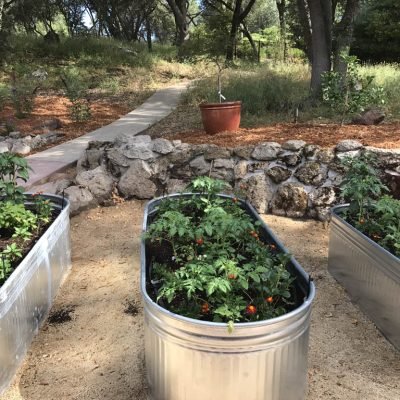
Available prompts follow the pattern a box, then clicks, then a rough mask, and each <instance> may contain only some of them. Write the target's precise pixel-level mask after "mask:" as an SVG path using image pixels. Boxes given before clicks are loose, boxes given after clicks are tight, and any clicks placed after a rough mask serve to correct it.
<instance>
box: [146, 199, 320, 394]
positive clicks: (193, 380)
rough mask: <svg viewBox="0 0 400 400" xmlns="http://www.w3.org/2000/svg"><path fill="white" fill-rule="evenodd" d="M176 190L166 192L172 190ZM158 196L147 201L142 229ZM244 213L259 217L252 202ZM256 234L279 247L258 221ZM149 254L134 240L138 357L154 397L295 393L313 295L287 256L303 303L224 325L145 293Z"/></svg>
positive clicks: (302, 375)
mask: <svg viewBox="0 0 400 400" xmlns="http://www.w3.org/2000/svg"><path fill="white" fill-rule="evenodd" d="M174 196H179V195H171V196H168V197H174ZM160 201H162V198H161V199H155V200H153V201H151V202H149V203H148V205H147V207H146V210H145V216H144V224H143V230H144V231H146V230H147V227H148V224H149V222H150V220H151V217H152V215H154V213H155V212H157V205H158V204H159V202H160ZM242 205H243V206H244V207H245V209H246V210H247V212H248V213H249V214H250V215H251V216H252V217H253V218H254V219H257V220H260V221H261V222H262V220H261V219H260V217H259V216H258V214H257V213H256V211H255V210H254V209H253V207H252V206H251V205H250V204H248V203H244V202H242ZM262 224H263V225H262V228H261V231H262V236H263V237H264V238H267V239H268V240H269V242H270V243H274V244H275V245H276V246H277V247H278V249H280V250H281V251H286V249H285V248H284V247H283V245H282V244H281V243H280V242H279V241H278V239H277V238H276V237H275V236H274V234H273V233H272V232H271V231H270V229H269V228H268V227H267V226H266V225H265V224H264V223H263V222H262ZM150 259H151V254H149V253H148V252H146V244H145V241H144V240H142V247H141V274H142V275H141V290H142V295H143V299H144V310H145V356H146V368H147V378H148V382H149V387H150V394H151V397H152V399H153V400H217V399H220V400H227V399H229V400H244V399H246V400H302V399H304V398H305V392H306V387H307V354H308V338H309V325H310V314H311V303H312V301H313V299H314V295H315V287H314V284H313V283H312V282H311V281H310V279H309V276H308V275H307V274H306V273H305V272H304V270H303V269H302V268H301V267H300V266H299V264H298V263H297V262H296V260H294V259H293V258H292V259H291V262H290V265H289V269H290V270H291V272H292V273H293V274H294V275H296V284H297V285H298V290H299V291H300V293H302V294H303V295H304V302H303V303H302V304H301V306H299V307H298V308H297V309H295V310H293V311H292V312H290V313H288V314H285V315H284V316H281V317H279V318H274V319H270V320H266V321H260V322H252V323H236V324H235V328H234V332H233V333H231V334H230V333H228V330H227V324H224V323H214V322H206V321H199V320H195V319H190V318H186V317H182V316H180V315H177V314H174V313H172V312H170V311H168V310H166V309H164V308H162V307H160V306H159V305H158V304H156V303H155V302H154V301H153V300H152V299H151V297H150V295H149V293H148V287H149V286H148V283H149V282H148V272H149V271H148V268H149V263H150Z"/></svg>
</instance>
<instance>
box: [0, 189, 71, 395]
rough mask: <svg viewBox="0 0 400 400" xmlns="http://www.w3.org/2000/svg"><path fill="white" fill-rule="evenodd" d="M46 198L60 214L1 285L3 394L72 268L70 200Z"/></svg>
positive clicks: (0, 388)
mask: <svg viewBox="0 0 400 400" xmlns="http://www.w3.org/2000/svg"><path fill="white" fill-rule="evenodd" d="M44 197H45V198H46V199H49V200H50V201H51V204H52V205H53V207H54V208H55V209H56V210H58V212H59V215H58V216H57V218H56V219H55V221H54V222H53V223H52V224H51V226H50V227H49V228H48V229H47V231H46V232H45V233H44V234H43V235H42V237H41V238H40V239H39V240H38V241H37V243H36V244H35V245H34V247H33V248H32V249H31V251H30V252H29V253H28V255H27V256H26V257H25V258H24V259H23V261H22V262H21V263H20V264H19V266H18V267H17V268H16V269H15V271H14V272H13V273H12V274H11V276H10V277H9V278H8V279H7V281H6V282H5V284H4V285H3V286H2V287H1V288H0V394H1V392H2V391H4V390H5V389H6V388H7V386H8V385H9V384H10V382H11V380H12V378H13V376H14V374H15V372H16V371H17V369H18V367H19V365H20V364H21V363H22V361H23V360H24V356H25V354H26V352H27V350H28V348H29V345H30V344H31V342H32V339H33V337H34V336H35V334H36V333H37V332H38V330H39V328H40V325H41V323H42V322H43V321H44V320H45V318H46V316H47V314H48V312H49V310H50V308H51V305H52V302H53V299H54V297H55V295H56V293H57V290H58V288H59V287H60V285H61V283H62V281H63V279H64V278H65V277H66V275H67V274H68V272H69V270H70V267H71V249H70V238H69V202H68V200H66V199H63V198H61V197H59V196H52V195H44ZM26 204H29V195H28V200H27V202H26Z"/></svg>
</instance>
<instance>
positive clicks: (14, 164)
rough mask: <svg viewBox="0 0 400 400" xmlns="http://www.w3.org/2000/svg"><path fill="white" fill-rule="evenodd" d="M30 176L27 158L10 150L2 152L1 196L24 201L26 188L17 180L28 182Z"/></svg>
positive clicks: (0, 168)
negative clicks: (20, 185)
mask: <svg viewBox="0 0 400 400" xmlns="http://www.w3.org/2000/svg"><path fill="white" fill-rule="evenodd" d="M28 178H29V167H28V163H27V161H26V160H25V158H23V157H21V156H19V155H17V154H13V153H10V152H6V153H2V154H0V197H2V198H3V199H4V200H12V201H14V202H22V201H23V200H24V196H23V193H24V190H23V188H21V187H19V186H18V184H17V180H18V179H21V180H22V181H24V182H26V181H27V180H28Z"/></svg>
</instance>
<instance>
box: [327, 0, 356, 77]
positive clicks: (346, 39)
mask: <svg viewBox="0 0 400 400" xmlns="http://www.w3.org/2000/svg"><path fill="white" fill-rule="evenodd" d="M359 6H360V0H347V3H346V8H345V11H344V14H343V17H342V19H341V20H340V22H339V23H338V24H337V25H336V27H335V29H334V35H335V39H334V46H333V69H334V70H335V71H337V72H340V73H342V74H346V72H347V64H346V63H345V62H344V61H343V59H342V57H341V56H342V54H343V53H344V54H346V55H348V54H349V52H350V45H351V42H352V40H353V28H354V19H355V17H356V16H357V12H358V10H359Z"/></svg>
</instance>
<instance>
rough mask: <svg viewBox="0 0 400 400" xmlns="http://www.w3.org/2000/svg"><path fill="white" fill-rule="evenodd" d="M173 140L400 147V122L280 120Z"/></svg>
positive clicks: (228, 144)
mask: <svg viewBox="0 0 400 400" xmlns="http://www.w3.org/2000/svg"><path fill="white" fill-rule="evenodd" d="M164 137H165V138H166V139H169V140H176V139H179V140H182V141H183V142H185V143H192V144H207V143H212V144H216V145H218V146H224V147H238V146H243V145H252V144H256V143H260V142H278V143H280V144H282V143H284V142H285V141H287V140H292V139H297V140H304V141H305V142H307V143H311V144H316V145H319V146H321V147H324V148H327V147H332V146H335V145H336V144H337V143H338V142H339V141H341V140H345V139H353V140H358V141H360V142H361V143H362V144H363V145H364V146H374V147H379V148H385V149H394V148H400V123H399V122H397V123H387V124H381V125H376V126H362V125H337V124H294V123H293V124H288V123H280V124H274V125H267V126H261V127H257V128H241V129H239V130H237V131H234V132H221V133H217V134H215V135H207V134H206V133H205V132H204V131H203V130H190V131H185V132H177V133H168V134H167V135H165V136H164Z"/></svg>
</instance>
